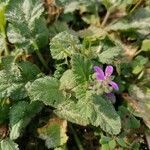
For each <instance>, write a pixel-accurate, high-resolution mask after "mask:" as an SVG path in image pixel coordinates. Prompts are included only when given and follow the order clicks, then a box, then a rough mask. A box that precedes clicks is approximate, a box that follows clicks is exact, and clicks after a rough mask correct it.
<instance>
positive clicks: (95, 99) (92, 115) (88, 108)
mask: <svg viewBox="0 0 150 150" xmlns="http://www.w3.org/2000/svg"><path fill="white" fill-rule="evenodd" d="M70 101H71V100H70ZM67 103H68V104H67ZM55 113H56V114H57V115H58V116H59V117H62V118H65V119H67V120H68V121H71V122H73V123H77V124H80V125H87V124H92V125H94V126H100V128H101V129H103V130H104V131H105V132H107V133H109V134H118V133H119V132H120V129H121V121H120V117H119V115H118V114H117V113H116V111H115V109H114V108H113V105H112V104H111V103H110V102H109V101H107V100H105V99H103V98H102V97H101V96H98V95H92V94H91V92H87V93H86V96H85V97H84V98H82V99H80V100H79V101H78V102H77V103H74V102H66V103H64V104H61V105H59V106H58V108H57V109H56V111H55Z"/></svg>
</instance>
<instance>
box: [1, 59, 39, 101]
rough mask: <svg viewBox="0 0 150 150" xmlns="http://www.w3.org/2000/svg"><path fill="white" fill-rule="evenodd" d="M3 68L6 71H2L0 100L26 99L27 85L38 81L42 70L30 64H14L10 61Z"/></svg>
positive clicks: (6, 61)
mask: <svg viewBox="0 0 150 150" xmlns="http://www.w3.org/2000/svg"><path fill="white" fill-rule="evenodd" d="M6 59H7V58H6ZM3 66H4V69H3V70H1V71H0V84H1V86H0V99H1V98H7V97H11V98H12V99H17V100H18V99H22V98H25V97H26V96H27V93H26V90H25V84H26V83H27V82H28V81H32V80H34V79H36V78H37V74H39V73H40V70H39V69H38V68H37V67H36V66H35V65H33V64H32V63H30V62H21V63H14V62H13V61H12V60H10V59H9V60H8V59H7V60H5V61H3Z"/></svg>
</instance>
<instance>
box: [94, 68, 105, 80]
mask: <svg viewBox="0 0 150 150" xmlns="http://www.w3.org/2000/svg"><path fill="white" fill-rule="evenodd" d="M94 71H95V72H96V78H97V80H104V77H105V75H104V72H103V70H102V69H101V68H100V67H98V66H95V67H94Z"/></svg>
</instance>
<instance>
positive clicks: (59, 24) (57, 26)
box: [49, 20, 68, 38]
mask: <svg viewBox="0 0 150 150" xmlns="http://www.w3.org/2000/svg"><path fill="white" fill-rule="evenodd" d="M65 30H68V26H67V23H66V22H63V21H59V20H57V21H55V22H54V23H53V24H52V25H51V26H50V27H49V33H50V35H49V37H50V38H53V37H54V36H55V35H57V34H58V33H60V32H63V31H65Z"/></svg>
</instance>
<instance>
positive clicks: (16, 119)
mask: <svg viewBox="0 0 150 150" xmlns="http://www.w3.org/2000/svg"><path fill="white" fill-rule="evenodd" d="M42 106H43V105H42V104H41V103H40V102H33V103H31V104H29V103H28V102H25V101H21V102H18V103H17V104H15V105H13V106H12V107H11V109H10V116H9V118H10V139H12V140H15V139H17V138H18V137H19V136H20V135H21V133H22V132H23V130H24V129H25V127H26V126H27V125H28V123H29V122H30V121H31V119H32V118H33V117H34V116H35V115H36V113H38V112H40V111H41V109H42Z"/></svg>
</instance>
